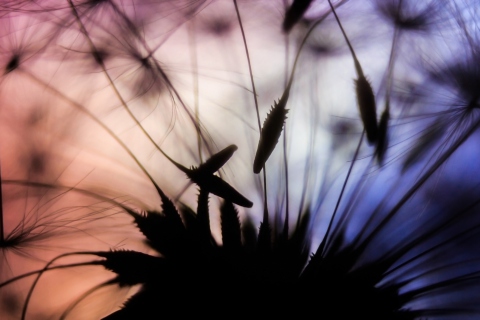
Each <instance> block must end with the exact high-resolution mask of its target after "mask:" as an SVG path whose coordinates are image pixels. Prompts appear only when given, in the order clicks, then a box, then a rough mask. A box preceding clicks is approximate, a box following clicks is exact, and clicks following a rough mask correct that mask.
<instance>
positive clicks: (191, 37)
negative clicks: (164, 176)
mask: <svg viewBox="0 0 480 320" xmlns="http://www.w3.org/2000/svg"><path fill="white" fill-rule="evenodd" d="M188 40H189V42H190V48H191V51H190V59H191V62H192V69H193V106H194V110H195V122H197V123H200V110H199V108H200V105H199V99H198V57H197V43H196V36H195V20H194V19H192V20H191V21H190V25H189V29H188ZM196 131H197V146H198V158H199V159H200V163H203V156H202V136H201V133H200V128H199V127H196Z"/></svg>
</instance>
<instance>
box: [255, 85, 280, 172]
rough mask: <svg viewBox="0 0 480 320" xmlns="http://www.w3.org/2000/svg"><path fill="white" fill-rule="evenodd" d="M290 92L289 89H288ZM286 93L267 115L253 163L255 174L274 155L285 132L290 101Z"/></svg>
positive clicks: (274, 103)
mask: <svg viewBox="0 0 480 320" xmlns="http://www.w3.org/2000/svg"><path fill="white" fill-rule="evenodd" d="M287 90H288V89H287ZM287 90H286V91H285V93H286V94H285V93H284V95H283V96H282V98H281V99H280V100H279V101H278V103H276V102H275V101H274V102H273V107H272V109H271V110H270V113H269V114H268V115H267V118H266V119H265V122H264V123H263V128H262V132H261V133H260V141H259V142H258V147H257V153H256V154H255V160H254V161H253V172H254V173H259V172H260V171H261V170H262V168H263V166H264V165H265V162H267V160H268V158H269V157H270V155H271V154H272V152H273V150H274V149H275V146H276V145H277V143H278V139H279V138H280V134H281V133H282V130H283V125H284V124H285V120H286V119H287V113H288V109H286V108H285V106H286V104H287V100H288V91H287Z"/></svg>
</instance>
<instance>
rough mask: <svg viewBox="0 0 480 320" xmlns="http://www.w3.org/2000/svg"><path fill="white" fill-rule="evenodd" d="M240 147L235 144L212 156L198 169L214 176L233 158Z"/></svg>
mask: <svg viewBox="0 0 480 320" xmlns="http://www.w3.org/2000/svg"><path fill="white" fill-rule="evenodd" d="M237 149H238V147H237V146H236V145H234V144H232V145H230V146H228V147H226V148H225V149H223V150H221V151H219V152H217V153H215V154H214V155H212V156H211V157H210V158H209V159H208V160H207V161H205V163H202V164H201V165H200V166H199V167H198V169H197V170H198V171H202V172H204V173H208V174H213V173H215V172H216V171H218V170H219V169H220V168H221V167H223V165H224V164H225V163H226V162H227V161H228V160H229V159H230V158H231V157H232V155H233V153H234V152H235V151H237Z"/></svg>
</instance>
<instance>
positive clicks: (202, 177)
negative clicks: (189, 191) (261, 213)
mask: <svg viewBox="0 0 480 320" xmlns="http://www.w3.org/2000/svg"><path fill="white" fill-rule="evenodd" d="M187 176H188V177H189V178H190V180H192V181H193V182H194V183H196V184H197V185H198V186H199V187H200V189H203V190H204V191H208V192H210V193H213V194H214V195H216V196H219V197H220V198H223V199H225V200H227V201H231V202H232V203H235V204H238V205H239V206H242V207H247V208H251V207H252V206H253V202H251V201H250V200H248V199H247V198H245V197H244V196H243V195H241V194H240V193H239V192H238V191H237V190H235V189H234V188H233V187H232V186H231V185H229V184H228V183H227V182H225V181H224V180H222V179H221V178H219V177H217V176H215V175H213V174H205V173H204V172H203V171H199V170H198V169H196V168H193V169H191V170H188V171H187Z"/></svg>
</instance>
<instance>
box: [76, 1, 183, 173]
mask: <svg viewBox="0 0 480 320" xmlns="http://www.w3.org/2000/svg"><path fill="white" fill-rule="evenodd" d="M68 2H69V4H70V7H71V9H72V11H73V14H74V15H75V19H76V20H77V22H78V24H79V26H80V29H81V30H82V33H83V34H84V35H85V38H87V41H88V43H89V45H90V47H91V48H92V50H93V51H94V52H97V48H96V47H95V44H94V43H93V42H92V40H91V39H90V36H89V34H88V31H87V29H85V26H84V24H83V22H82V20H81V19H80V16H79V15H78V12H77V9H76V8H75V6H74V5H73V3H72V0H68ZM99 64H100V66H101V68H102V71H103V73H104V74H105V76H106V77H107V80H108V82H109V83H110V85H111V87H112V89H113V91H114V93H115V95H116V96H117V97H118V99H119V100H120V102H121V104H122V106H123V107H124V109H125V111H126V112H127V113H128V115H129V116H130V118H131V119H132V120H133V121H134V122H135V124H136V125H137V126H138V128H139V129H140V130H141V131H142V133H143V134H144V135H145V137H147V139H148V140H150V142H151V143H152V144H153V145H154V146H155V147H156V148H157V150H158V151H160V153H161V154H163V156H164V157H165V158H167V159H168V160H169V161H170V162H171V163H172V164H173V165H174V166H176V167H177V168H178V169H180V170H181V171H183V172H185V171H184V169H186V168H185V167H183V166H182V165H180V164H179V163H177V162H175V161H174V160H173V159H172V158H170V157H169V156H168V154H166V153H165V151H163V149H162V148H161V147H160V146H159V145H158V144H157V143H156V142H155V140H153V138H152V136H151V135H150V134H149V133H148V132H147V131H146V130H145V128H144V127H143V126H142V124H141V123H140V122H139V121H138V119H137V118H136V117H135V116H134V114H133V113H132V111H131V110H130V108H129V107H128V105H127V103H126V102H125V99H123V97H122V95H121V94H120V91H118V89H117V86H116V85H115V83H114V82H113V79H112V77H110V74H109V73H108V72H107V68H106V67H105V64H104V63H103V61H100V62H99Z"/></svg>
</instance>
